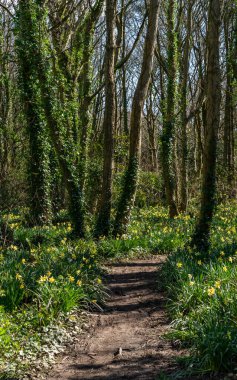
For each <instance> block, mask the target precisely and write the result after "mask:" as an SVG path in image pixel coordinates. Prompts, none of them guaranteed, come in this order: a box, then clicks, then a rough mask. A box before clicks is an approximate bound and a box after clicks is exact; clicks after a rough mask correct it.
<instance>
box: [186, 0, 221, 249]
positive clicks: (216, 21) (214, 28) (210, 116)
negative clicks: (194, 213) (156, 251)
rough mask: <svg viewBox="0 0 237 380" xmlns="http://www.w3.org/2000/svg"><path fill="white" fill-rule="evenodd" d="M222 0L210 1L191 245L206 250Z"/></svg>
mask: <svg viewBox="0 0 237 380" xmlns="http://www.w3.org/2000/svg"><path fill="white" fill-rule="evenodd" d="M220 13H221V10H220V0H210V1H209V12H208V30H207V93H206V96H207V103H206V128H205V130H206V134H205V146H204V162H203V180H202V199H201V209H200V215H199V220H198V222H197V225H196V229H195V232H194V235H193V238H192V246H195V247H196V248H197V250H198V251H204V252H206V251H207V250H208V248H209V235H210V227H211V222H212V217H213V212H214V207H215V193H216V151H217V149H216V148H217V133H218V128H219V123H220V100H221V92H220V91H221V88H220V63H219V39H220V25H221V23H220Z"/></svg>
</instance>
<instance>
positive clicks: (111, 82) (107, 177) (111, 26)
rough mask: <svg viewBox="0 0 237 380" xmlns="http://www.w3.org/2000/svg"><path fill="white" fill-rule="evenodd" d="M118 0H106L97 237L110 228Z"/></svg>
mask: <svg viewBox="0 0 237 380" xmlns="http://www.w3.org/2000/svg"><path fill="white" fill-rule="evenodd" d="M116 9H117V0H106V30H107V32H106V33H107V38H106V53H105V54H106V55H105V113H104V157H103V160H104V161H103V162H104V163H103V182H102V190H101V199H100V203H99V209H98V218H97V221H96V226H95V233H94V234H95V237H99V236H107V235H108V233H109V230H110V214H111V201H112V165H113V150H114V141H113V139H114V136H113V135H114V131H115V74H114V71H115V32H114V31H115V25H116Z"/></svg>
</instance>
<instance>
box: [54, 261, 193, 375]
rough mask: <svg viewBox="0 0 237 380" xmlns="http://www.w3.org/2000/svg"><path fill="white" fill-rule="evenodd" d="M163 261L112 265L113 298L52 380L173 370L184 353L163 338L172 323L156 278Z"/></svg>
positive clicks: (110, 284) (94, 316)
mask: <svg viewBox="0 0 237 380" xmlns="http://www.w3.org/2000/svg"><path fill="white" fill-rule="evenodd" d="M164 260H165V257H164V256H157V257H155V258H150V259H148V260H133V261H130V262H120V263H117V264H112V265H111V266H110V268H109V275H108V276H107V278H106V281H107V286H108V288H109V291H110V294H111V296H110V298H109V299H108V301H107V303H106V305H105V308H104V310H103V312H101V313H99V314H98V313H94V314H93V313H92V315H91V316H90V323H89V327H88V329H87V331H86V332H84V334H83V335H82V336H80V337H79V339H78V342H77V343H76V345H75V347H73V349H72V350H71V352H70V353H68V355H67V356H64V357H61V358H60V359H59V361H58V364H57V365H56V367H55V369H54V370H53V373H52V374H50V375H49V376H48V377H47V379H48V380H60V379H62V380H77V379H78V380H79V379H83V380H87V379H88V380H89V379H94V380H120V379H121V380H122V379H137V380H142V379H144V380H155V379H159V376H158V374H159V373H161V372H164V373H166V374H170V373H174V371H175V370H176V369H177V368H176V364H175V360H174V358H175V357H176V356H178V355H179V356H180V355H182V354H183V352H182V351H181V350H178V349H177V347H173V346H172V345H171V343H169V342H167V341H166V340H164V339H163V337H162V336H163V334H164V333H165V332H166V331H167V330H168V329H169V323H168V320H167V316H166V314H165V310H164V303H165V299H164V295H163V294H162V293H161V292H157V285H156V281H157V269H158V268H159V266H160V265H161V264H162V262H164ZM160 378H162V377H160ZM170 378H172V376H171V377H170ZM192 379H194V377H193V378H192Z"/></svg>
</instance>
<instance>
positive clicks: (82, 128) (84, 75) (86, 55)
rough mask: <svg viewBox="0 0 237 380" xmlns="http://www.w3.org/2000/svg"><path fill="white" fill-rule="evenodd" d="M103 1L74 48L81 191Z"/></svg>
mask: <svg viewBox="0 0 237 380" xmlns="http://www.w3.org/2000/svg"><path fill="white" fill-rule="evenodd" d="M103 4H104V0H98V1H97V3H96V4H95V6H94V7H93V8H92V9H91V10H90V12H89V14H88V16H87V17H86V19H85V21H84V23H83V25H82V27H81V28H79V30H78V33H77V37H76V39H77V43H76V48H77V49H78V50H80V51H81V56H82V57H81V61H80V65H81V67H82V70H81V73H80V75H79V78H78V87H79V91H78V92H79V110H78V123H79V128H78V132H79V136H80V137H79V141H78V142H79V144H80V147H79V150H80V157H79V175H80V186H81V189H82V191H83V189H84V185H85V179H86V172H87V164H88V142H89V138H90V133H91V127H90V121H91V120H90V112H89V109H90V105H91V100H92V99H91V96H90V95H91V94H90V92H91V85H92V72H91V71H92V70H91V64H92V54H93V40H94V31H95V25H96V22H97V21H98V19H99V17H100V15H101V11H102V8H103Z"/></svg>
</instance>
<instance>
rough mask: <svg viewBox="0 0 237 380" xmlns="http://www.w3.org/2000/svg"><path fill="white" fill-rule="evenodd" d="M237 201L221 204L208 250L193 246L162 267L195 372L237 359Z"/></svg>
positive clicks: (176, 330)
mask: <svg viewBox="0 0 237 380" xmlns="http://www.w3.org/2000/svg"><path fill="white" fill-rule="evenodd" d="M236 216H237V204H236V202H235V201H232V202H230V203H228V204H227V205H221V206H220V207H219V208H218V210H217V213H216V215H215V218H214V222H213V228H212V234H211V242H212V246H211V249H210V252H209V254H208V256H203V255H202V254H201V253H198V252H195V251H193V250H191V249H190V248H188V245H187V247H186V248H185V249H180V250H179V251H177V252H174V253H173V254H171V255H170V256H169V258H168V260H167V262H166V264H165V265H164V267H163V272H162V279H163V281H162V283H165V288H166V290H167V291H168V298H169V312H170V315H171V318H172V319H173V322H172V330H171V332H170V333H169V334H168V337H169V338H170V339H179V340H180V341H181V342H184V343H185V345H187V344H188V345H189V346H190V348H191V356H190V357H188V358H185V361H186V362H187V364H188V367H187V368H188V369H189V371H190V372H193V371H195V370H196V371H197V372H198V373H200V372H201V373H205V372H215V371H225V370H226V371H233V370H234V368H235V367H236V359H237V286H236V284H237V265H236V264H237V236H236V225H237V224H236Z"/></svg>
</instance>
